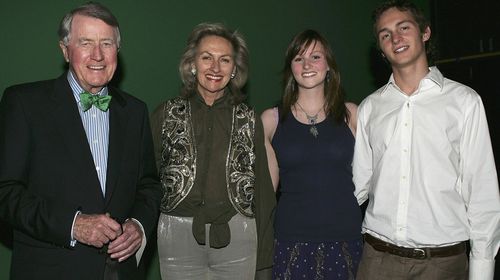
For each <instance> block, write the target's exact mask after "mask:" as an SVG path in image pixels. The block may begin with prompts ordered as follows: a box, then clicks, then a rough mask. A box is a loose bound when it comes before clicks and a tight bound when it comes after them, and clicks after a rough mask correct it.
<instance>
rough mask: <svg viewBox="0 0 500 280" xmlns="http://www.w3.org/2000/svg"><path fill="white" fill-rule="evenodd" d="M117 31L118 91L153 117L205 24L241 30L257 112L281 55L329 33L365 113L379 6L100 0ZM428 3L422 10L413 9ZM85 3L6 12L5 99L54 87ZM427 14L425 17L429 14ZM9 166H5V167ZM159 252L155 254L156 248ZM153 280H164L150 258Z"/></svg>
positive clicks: (2, 38) (0, 266)
mask: <svg viewBox="0 0 500 280" xmlns="http://www.w3.org/2000/svg"><path fill="white" fill-rule="evenodd" d="M101 2H102V3H103V4H105V5H106V6H108V7H109V8H110V9H111V10H112V11H113V12H114V14H115V15H116V16H117V18H118V20H119V21H120V24H121V32H122V49H121V51H120V61H119V63H120V71H119V75H118V77H119V78H118V79H117V82H118V83H119V85H120V87H121V88H122V89H124V90H126V91H128V92H130V93H132V94H134V95H136V96H138V97H139V98H141V99H143V100H144V101H145V102H146V103H147V104H148V106H149V109H150V111H152V110H153V109H154V108H155V107H156V106H157V105H158V104H159V103H160V102H161V101H163V100H165V99H167V98H171V97H173V96H175V95H177V94H178V89H179V87H180V82H179V75H178V72H177V66H178V62H179V58H180V55H181V52H182V50H183V48H184V45H185V42H186V39H187V36H188V34H189V32H190V31H191V29H192V28H193V26H195V25H196V24H198V23H200V22H204V21H210V22H223V23H225V24H226V25H227V26H229V27H230V28H234V29H238V30H239V31H240V32H241V33H242V34H243V35H244V36H245V38H246V40H247V43H248V46H249V49H250V76H249V83H248V84H247V87H246V92H247V93H248V95H249V103H250V104H251V105H253V106H254V107H255V108H256V109H257V110H258V111H261V110H263V109H265V108H267V107H270V106H272V105H274V104H275V103H276V102H277V101H278V100H279V98H280V94H281V73H280V72H281V69H282V67H283V59H284V52H285V49H286V46H287V45H288V43H289V42H290V40H291V38H292V36H293V35H294V34H296V33H298V32H300V31H302V30H304V29H306V28H313V29H317V30H318V31H320V32H321V33H323V34H324V35H325V36H326V37H327V38H328V40H329V41H330V44H331V45H332V48H333V50H334V53H335V56H336V58H337V62H338V64H339V67H340V71H341V76H342V83H343V87H344V89H345V91H346V94H347V98H348V99H349V100H351V101H354V102H356V103H359V102H360V101H361V100H362V99H363V98H364V97H365V96H366V95H368V94H369V93H370V92H372V91H373V90H375V89H376V88H377V84H376V83H375V82H374V80H375V79H376V77H377V76H380V75H379V74H378V73H382V77H381V78H380V77H379V78H378V79H382V81H384V80H386V79H387V74H386V72H385V71H382V72H379V71H378V70H377V73H373V69H378V68H374V67H373V40H372V36H371V10H372V9H373V8H374V7H375V6H376V5H377V4H378V3H379V2H381V1H380V0H350V1H345V0H329V1H327V0H310V1H304V0H274V1H272V0H266V1H262V0H253V1H238V0H231V1H229V0H212V1H199V0H198V1H195V0H183V1H179V0H176V1H172V0H154V1H153V0H143V1H137V0H135V1H133V0H103V1H101ZM415 2H416V3H420V4H421V3H427V1H426V0H420V1H415ZM81 3H83V2H81V1H75V0H64V1H63V0H57V1H36V0H32V1H23V0H17V1H7V0H1V2H0V66H1V67H0V94H1V92H3V90H4V89H5V88H6V87H7V86H9V85H13V84H17V83H23V82H28V81H35V80H43V79H51V78H54V77H57V76H59V75H60V74H61V72H62V71H63V69H64V61H63V58H62V55H61V53H60V50H59V47H58V41H57V40H58V38H57V35H56V31H57V27H58V24H59V21H60V19H61V18H62V16H63V15H64V14H65V13H66V12H67V11H69V10H70V9H71V8H73V7H75V6H77V5H80V4H81ZM424 8H425V9H427V7H424ZM0 164H4V163H0ZM9 239H10V234H9V230H8V228H7V227H6V225H5V224H2V223H0V279H7V278H8V271H9V265H10V249H9V247H10V246H11V244H10V241H9ZM153 249H154V248H153ZM150 255H153V257H150V258H148V259H147V260H148V262H147V267H146V268H145V269H146V270H147V271H148V279H159V272H158V263H157V258H156V256H155V253H154V250H152V252H150Z"/></svg>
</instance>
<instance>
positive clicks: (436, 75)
mask: <svg viewBox="0 0 500 280" xmlns="http://www.w3.org/2000/svg"><path fill="white" fill-rule="evenodd" d="M424 80H429V81H431V82H434V83H435V84H436V85H437V86H438V87H439V88H440V89H441V90H442V89H443V85H444V76H443V74H441V72H440V71H439V69H437V67H436V66H431V67H429V73H427V75H425V77H424V78H423V79H422V81H424ZM422 81H421V83H422ZM389 86H394V87H397V85H396V82H395V81H394V74H391V76H390V77H389V81H388V82H387V84H385V86H383V87H382V90H381V91H380V94H384V93H385V92H386V91H387V89H388V88H389Z"/></svg>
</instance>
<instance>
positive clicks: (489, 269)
mask: <svg viewBox="0 0 500 280" xmlns="http://www.w3.org/2000/svg"><path fill="white" fill-rule="evenodd" d="M494 274H495V260H484V259H474V258H470V260H469V280H493V276H494Z"/></svg>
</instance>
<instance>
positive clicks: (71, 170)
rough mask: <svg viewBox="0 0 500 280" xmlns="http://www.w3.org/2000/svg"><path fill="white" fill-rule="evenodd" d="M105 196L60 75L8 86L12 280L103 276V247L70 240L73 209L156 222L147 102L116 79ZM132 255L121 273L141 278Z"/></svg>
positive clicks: (4, 109)
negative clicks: (120, 86) (72, 243)
mask: <svg viewBox="0 0 500 280" xmlns="http://www.w3.org/2000/svg"><path fill="white" fill-rule="evenodd" d="M109 94H110V95H111V96H113V98H112V101H111V104H110V109H109V110H110V113H109V114H110V115H109V126H110V128H109V155H108V167H107V183H106V195H105V196H104V197H103V195H102V192H101V189H100V185H99V180H98V178H97V173H96V171H95V167H94V163H93V159H92V154H91V152H90V148H89V145H88V142H87V138H86V135H85V130H84V128H83V125H82V121H81V118H80V115H79V113H78V108H77V104H76V102H75V99H74V97H73V94H72V91H71V88H70V86H69V84H68V82H67V79H66V74H64V75H62V76H61V77H59V78H58V79H56V80H48V81H41V82H35V83H29V84H23V85H18V86H13V87H10V88H8V89H6V90H5V93H4V95H3V97H2V101H1V102H0V219H3V220H5V221H7V222H9V223H11V224H12V226H13V228H14V238H13V240H14V241H13V252H12V265H11V278H12V279H102V275H103V270H104V264H105V257H106V253H103V250H99V249H97V248H93V247H90V246H86V245H83V244H79V243H78V244H77V245H76V246H75V247H73V248H72V247H70V246H69V244H70V239H71V236H70V234H71V226H72V223H73V218H74V215H75V213H76V211H77V210H81V211H82V212H83V213H85V214H102V213H106V212H108V213H110V214H111V216H112V217H114V218H116V219H118V220H120V221H123V220H125V219H127V218H135V219H137V220H139V221H140V222H141V224H142V225H143V226H144V229H145V231H146V235H148V234H149V233H151V232H152V231H153V229H154V228H155V226H156V223H157V214H158V207H159V203H160V202H159V201H160V198H161V189H160V185H159V182H158V178H157V172H156V167H155V161H154V154H153V144H152V139H151V132H150V126H149V119H148V112H147V108H146V105H145V104H144V103H143V102H142V101H140V100H138V99H136V98H134V97H132V96H131V95H128V94H126V93H124V92H122V91H120V90H118V89H116V88H112V87H110V88H109ZM135 262H136V261H135V258H134V257H133V256H132V257H130V258H129V259H128V260H127V261H125V262H123V263H121V264H120V265H119V271H120V276H121V278H120V279H138V278H140V277H139V276H138V275H137V268H136V263H135Z"/></svg>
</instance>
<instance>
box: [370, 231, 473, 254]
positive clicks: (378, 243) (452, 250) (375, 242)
mask: <svg viewBox="0 0 500 280" xmlns="http://www.w3.org/2000/svg"><path fill="white" fill-rule="evenodd" d="M364 237H365V241H366V242H367V243H368V244H370V245H371V246H372V247H373V248H374V249H375V250H377V251H379V252H387V253H389V254H392V255H397V256H400V257H404V258H412V259H420V260H422V259H427V258H439V257H451V256H456V255H460V254H463V253H464V252H465V249H466V246H465V242H460V243H458V244H455V245H451V246H446V247H437V248H407V247H399V246H396V245H394V244H391V243H387V242H385V241H383V240H380V239H378V238H376V237H373V236H371V235H369V234H365V236H364Z"/></svg>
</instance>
